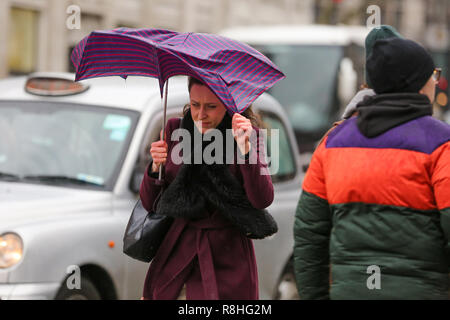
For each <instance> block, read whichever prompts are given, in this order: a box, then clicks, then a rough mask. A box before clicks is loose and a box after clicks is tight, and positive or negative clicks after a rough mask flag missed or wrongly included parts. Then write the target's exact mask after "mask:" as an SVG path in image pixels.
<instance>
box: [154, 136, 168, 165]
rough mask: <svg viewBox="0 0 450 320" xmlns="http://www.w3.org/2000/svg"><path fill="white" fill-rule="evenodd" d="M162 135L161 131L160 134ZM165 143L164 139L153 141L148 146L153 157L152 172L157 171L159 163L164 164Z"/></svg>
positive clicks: (166, 148) (165, 156) (165, 155)
mask: <svg viewBox="0 0 450 320" xmlns="http://www.w3.org/2000/svg"><path fill="white" fill-rule="evenodd" d="M160 137H162V131H161V135H160ZM167 150H168V147H167V143H166V142H165V141H164V140H162V139H161V140H159V141H156V142H153V143H152V145H151V148H150V154H151V156H152V159H153V164H152V172H158V170H159V167H160V166H161V164H163V165H164V164H165V163H166V160H167Z"/></svg>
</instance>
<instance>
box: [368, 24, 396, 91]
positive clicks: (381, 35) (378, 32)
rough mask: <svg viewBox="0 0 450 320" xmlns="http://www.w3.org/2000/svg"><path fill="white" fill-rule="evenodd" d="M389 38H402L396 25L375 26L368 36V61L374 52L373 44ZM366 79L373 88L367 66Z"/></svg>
mask: <svg viewBox="0 0 450 320" xmlns="http://www.w3.org/2000/svg"><path fill="white" fill-rule="evenodd" d="M388 38H401V39H403V37H402V35H401V34H400V33H398V31H397V30H395V28H394V27H391V26H388V25H381V26H379V27H376V28H373V29H372V30H371V31H370V32H369V34H368V35H367V37H366V44H365V46H366V61H367V59H368V58H369V56H370V55H371V54H372V50H373V46H374V44H375V42H376V41H377V40H380V39H388ZM365 78H366V79H365V80H366V83H367V85H368V86H369V88H373V87H372V84H371V83H370V80H369V77H368V75H367V67H366V68H365Z"/></svg>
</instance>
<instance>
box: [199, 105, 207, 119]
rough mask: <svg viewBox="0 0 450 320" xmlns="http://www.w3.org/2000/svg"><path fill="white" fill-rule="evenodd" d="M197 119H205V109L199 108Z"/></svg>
mask: <svg viewBox="0 0 450 320" xmlns="http://www.w3.org/2000/svg"><path fill="white" fill-rule="evenodd" d="M198 117H199V118H200V119H205V118H206V108H205V107H204V106H201V107H200V111H199V112H198Z"/></svg>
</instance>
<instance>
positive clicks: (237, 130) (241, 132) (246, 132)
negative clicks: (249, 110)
mask: <svg viewBox="0 0 450 320" xmlns="http://www.w3.org/2000/svg"><path fill="white" fill-rule="evenodd" d="M231 127H232V129H233V136H234V139H235V140H236V143H237V145H238V148H239V150H240V151H241V154H242V155H245V154H247V153H248V152H249V151H250V136H251V134H252V132H253V127H252V123H251V121H250V119H247V118H246V117H244V116H243V115H240V114H239V113H235V114H234V115H233V119H232V121H231Z"/></svg>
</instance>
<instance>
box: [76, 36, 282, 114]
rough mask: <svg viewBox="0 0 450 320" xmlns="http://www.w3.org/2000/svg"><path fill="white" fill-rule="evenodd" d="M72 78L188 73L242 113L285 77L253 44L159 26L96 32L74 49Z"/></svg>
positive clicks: (161, 76) (164, 76)
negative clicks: (179, 31) (175, 30)
mask: <svg viewBox="0 0 450 320" xmlns="http://www.w3.org/2000/svg"><path fill="white" fill-rule="evenodd" d="M71 58H72V62H73V64H74V66H75V69H76V79H75V80H76V81H79V80H84V79H88V78H95V77H103V76H121V77H123V78H126V77H128V76H130V75H138V76H149V77H154V78H158V79H159V84H160V89H161V96H163V88H164V83H165V82H166V80H167V79H168V78H170V77H172V76H175V75H186V76H192V77H194V78H197V79H199V80H200V81H202V82H203V83H205V85H207V86H208V87H209V88H210V89H211V90H212V91H213V92H214V93H215V94H216V95H217V96H218V97H219V99H220V100H221V101H222V102H223V103H224V105H225V106H226V108H227V109H228V110H229V112H230V113H231V114H233V113H235V112H238V113H242V112H243V111H244V110H245V109H246V108H248V106H250V105H251V103H252V102H253V101H254V100H255V99H256V98H257V97H258V96H259V95H261V94H262V93H263V92H264V91H266V90H267V89H269V88H270V87H272V86H273V85H274V84H275V83H276V82H278V81H279V80H281V79H283V78H284V77H285V76H284V74H283V73H282V72H281V71H280V69H279V68H278V67H277V66H275V65H274V64H273V63H272V62H271V61H270V60H269V59H268V58H267V57H265V56H264V55H263V54H261V53H260V52H258V51H257V50H255V49H253V48H252V47H250V46H248V45H246V44H244V43H242V42H239V41H235V40H231V39H228V38H225V37H222V36H218V35H214V34H205V33H178V32H173V31H168V30H160V29H128V28H120V29H115V30H110V31H94V32H92V33H91V34H90V35H89V36H87V37H86V38H84V39H83V40H82V41H81V42H80V43H79V44H78V45H77V46H76V47H75V49H74V50H73V52H72V57H71Z"/></svg>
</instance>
